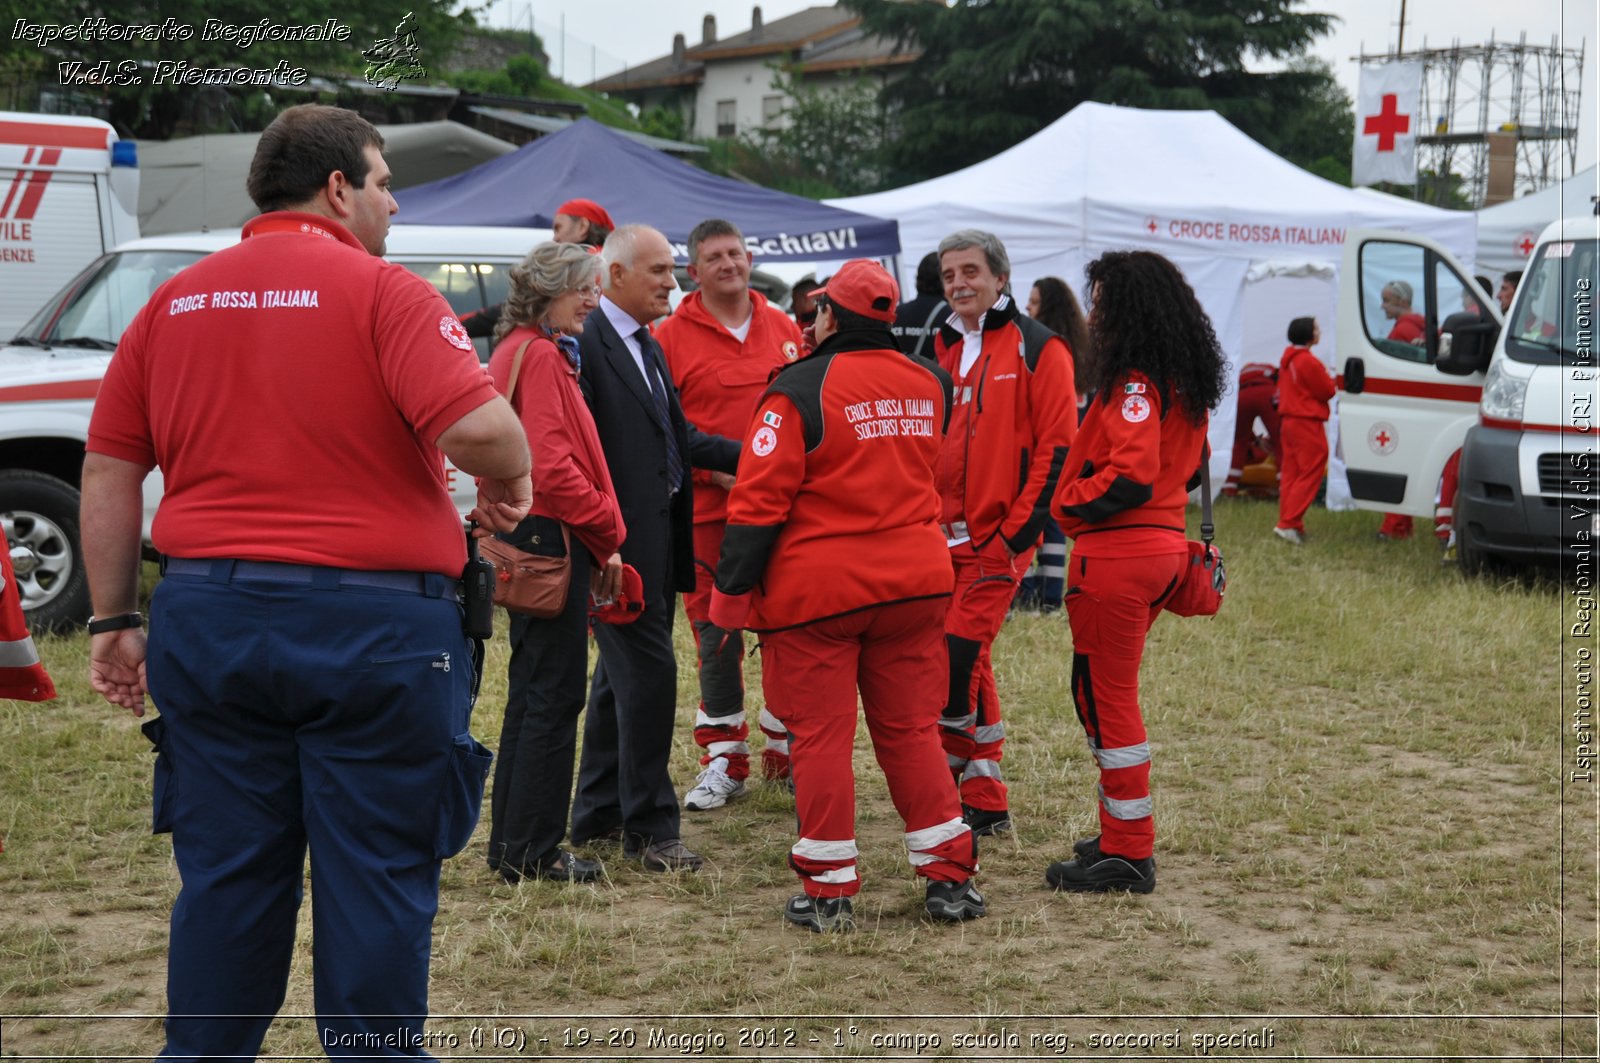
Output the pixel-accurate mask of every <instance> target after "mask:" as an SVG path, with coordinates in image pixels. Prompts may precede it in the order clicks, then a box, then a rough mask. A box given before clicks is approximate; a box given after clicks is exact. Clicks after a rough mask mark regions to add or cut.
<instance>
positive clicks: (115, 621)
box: [89, 613, 144, 635]
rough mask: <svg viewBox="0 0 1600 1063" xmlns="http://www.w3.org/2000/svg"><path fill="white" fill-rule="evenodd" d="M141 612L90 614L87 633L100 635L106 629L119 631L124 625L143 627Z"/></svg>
mask: <svg viewBox="0 0 1600 1063" xmlns="http://www.w3.org/2000/svg"><path fill="white" fill-rule="evenodd" d="M143 626H144V614H143V613H115V614H113V615H111V616H91V617H90V618H89V634H91V635H102V634H104V633H105V632H107V631H121V630H122V629H123V628H126V627H143Z"/></svg>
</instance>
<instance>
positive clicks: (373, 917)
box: [145, 561, 490, 1059]
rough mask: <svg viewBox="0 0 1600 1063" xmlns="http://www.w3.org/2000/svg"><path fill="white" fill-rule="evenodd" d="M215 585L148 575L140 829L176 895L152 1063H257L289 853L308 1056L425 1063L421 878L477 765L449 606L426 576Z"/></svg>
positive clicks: (464, 814)
mask: <svg viewBox="0 0 1600 1063" xmlns="http://www.w3.org/2000/svg"><path fill="white" fill-rule="evenodd" d="M230 566H231V562H225V561H224V562H217V563H216V566H215V567H214V568H213V569H212V572H211V575H210V576H209V577H206V576H181V575H174V574H168V575H167V577H166V578H165V579H163V580H162V582H161V583H160V585H159V586H157V588H156V591H155V596H154V599H153V601H152V604H151V620H150V644H149V656H148V661H147V675H148V681H149V687H150V693H151V697H152V699H153V700H154V701H155V703H156V706H157V708H159V709H160V711H161V715H160V716H159V717H158V718H156V719H154V720H152V721H151V722H150V723H147V724H146V725H145V732H146V734H147V735H149V736H150V738H151V739H152V741H154V742H155V744H156V747H157V757H156V766H155V787H154V808H155V813H154V828H155V830H156V832H158V833H160V832H163V831H171V833H172V849H173V855H174V857H175V858H176V861H177V865H178V872H179V875H180V877H181V879H182V888H181V889H180V891H179V893H178V899H177V901H176V903H175V904H174V905H173V909H172V931H171V943H170V955H169V957H168V965H167V1004H168V1017H167V1021H166V1034H167V1044H166V1048H165V1049H164V1051H163V1052H162V1056H163V1057H168V1058H182V1059H213V1058H218V1057H224V1056H238V1057H243V1058H254V1057H255V1056H256V1054H257V1052H258V1051H259V1049H260V1047H261V1041H262V1038H263V1036H264V1035H265V1034H266V1031H267V1027H268V1026H269V1025H270V1024H271V1022H272V1018H273V1016H274V1014H275V1013H276V1012H277V1010H278V1008H279V1007H280V1006H281V1005H282V1003H283V999H284V994H285V990H286V987H287V982H288V975H289V962H290V955H291V951H292V949H293V945H294V933H295V918H296V912H297V910H298V909H299V906H300V900H301V892H302V881H303V877H304V866H305V860H306V853H307V850H308V849H309V851H310V855H311V889H312V894H313V896H314V898H315V901H314V904H313V908H312V933H313V943H312V956H313V960H312V976H313V979H314V989H315V1006H316V1011H317V1032H318V1035H319V1037H320V1038H321V1040H322V1043H323V1046H324V1048H325V1050H326V1051H327V1053H328V1055H330V1056H346V1055H364V1056H388V1055H393V1056H411V1057H416V1056H424V1057H426V1053H424V1052H422V1051H421V1049H420V1047H418V1046H419V1045H420V1044H421V1036H422V1034H423V1021H424V1019H425V1018H426V1016H427V1014H428V960H429V952H430V948H431V938H432V927H433V917H434V914H435V912H436V911H437V908H438V899H439V868H440V863H441V861H442V860H443V859H444V858H446V857H448V856H451V855H453V854H454V853H456V852H458V851H459V850H460V849H461V848H462V847H463V846H464V845H465V844H466V842H467V839H468V838H469V837H470V835H471V834H472V830H473V827H474V826H475V825H476V822H477V816H478V808H479V804H480V802H481V801H482V797H483V784H484V779H485V778H486V776H487V773H488V768H489V759H490V758H489V753H488V750H486V749H484V748H483V747H482V746H481V745H479V744H478V743H477V742H476V741H475V740H474V739H473V738H472V736H471V735H470V734H469V733H468V731H467V726H468V719H469V717H470V715H471V711H472V706H471V697H472V660H471V651H470V645H469V642H468V640H467V639H466V637H465V635H463V633H462V631H461V615H460V606H459V605H457V604H456V602H455V600H454V598H453V596H450V597H446V596H444V594H445V593H446V592H445V586H446V582H445V581H444V580H443V579H442V578H440V577H437V576H427V577H419V580H422V581H423V583H422V589H419V590H416V591H412V592H410V593H407V592H403V591H394V590H380V589H376V588H369V587H350V586H343V587H341V586H339V584H338V579H337V574H336V572H335V570H330V569H315V570H311V571H312V572H313V573H316V576H315V583H311V584H294V583H286V582H276V581H270V580H256V579H244V578H235V577H234V576H233V573H232V571H231V568H230ZM436 592H437V594H438V595H439V596H431V595H433V594H434V593H436Z"/></svg>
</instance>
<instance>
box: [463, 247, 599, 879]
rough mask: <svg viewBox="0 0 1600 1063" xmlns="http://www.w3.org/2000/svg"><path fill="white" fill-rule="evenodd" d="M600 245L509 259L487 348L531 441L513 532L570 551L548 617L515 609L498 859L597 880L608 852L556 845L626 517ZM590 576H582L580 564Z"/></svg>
mask: <svg viewBox="0 0 1600 1063" xmlns="http://www.w3.org/2000/svg"><path fill="white" fill-rule="evenodd" d="M599 279H600V259H599V258H598V257H597V256H596V255H594V254H592V253H591V252H590V251H589V249H588V248H585V247H583V246H582V245H580V244H557V243H545V244H540V245H539V246H537V247H535V248H534V249H533V250H532V251H530V252H529V253H528V257H527V258H526V259H524V260H523V261H522V263H521V264H520V265H518V266H516V267H515V268H513V269H512V270H511V294H510V297H509V298H508V299H507V300H506V307H505V313H504V314H503V315H502V316H501V319H500V323H499V324H498V325H497V326H496V327H495V340H496V347H495V350H494V355H493V357H491V358H490V359H489V375H490V376H491V377H492V378H493V379H494V383H495V387H497V388H499V389H500V391H501V392H502V393H504V394H505V396H506V397H507V398H508V399H509V400H510V401H511V405H512V406H513V407H514V408H515V409H516V411H517V415H518V416H519V417H521V419H522V425H523V428H524V429H525V430H526V431H527V433H528V446H529V449H530V450H531V451H532V452H533V479H534V489H533V508H532V509H531V510H530V511H529V514H528V518H527V520H525V521H523V522H522V524H521V525H520V526H519V527H518V528H517V530H516V532H514V533H512V534H511V535H510V536H508V537H507V539H508V541H510V542H511V543H512V544H513V545H516V546H518V547H520V548H521V549H523V550H526V551H528V552H529V553H533V554H543V555H547V556H551V557H561V556H562V555H563V554H565V553H568V552H570V553H571V557H572V573H573V578H572V582H571V584H570V586H569V587H568V589H567V603H566V607H565V608H564V609H563V610H562V611H561V613H560V615H558V616H555V617H553V618H551V619H549V620H540V619H536V618H534V617H529V616H518V615H513V616H512V617H511V666H510V693H509V698H508V701H507V704H506V715H505V723H504V725H503V727H502V728H501V731H500V755H499V757H498V759H497V760H496V763H495V775H494V794H493V798H492V800H491V803H490V829H489V866H490V868H491V869H493V870H495V871H498V872H500V874H501V875H502V876H503V877H504V878H505V880H506V881H507V882H512V883H515V882H519V881H521V880H522V879H523V878H544V879H556V880H560V881H564V882H590V881H593V880H594V879H596V878H598V877H599V875H600V872H601V868H600V864H599V863H598V862H597V861H594V860H585V859H582V858H580V857H578V856H575V855H573V854H572V853H570V852H568V851H566V850H565V849H563V848H561V844H560V843H561V839H562V838H563V837H564V836H565V835H566V833H567V812H568V808H569V806H570V804H571V795H572V765H573V759H574V756H575V755H576V752H577V738H578V714H579V713H580V712H582V711H583V704H584V686H585V680H586V679H587V675H586V668H587V664H588V659H589V654H588V644H587V631H588V613H589V598H590V594H591V592H592V593H593V594H594V596H595V597H596V598H598V599H601V600H605V599H608V598H612V597H615V596H616V593H617V587H618V584H619V582H620V580H621V574H622V556H621V554H619V553H618V552H617V551H618V550H619V549H620V547H621V546H622V540H623V536H624V535H625V534H626V530H625V529H624V527H623V524H622V511H621V509H619V508H618V506H617V496H616V491H615V489H614V488H613V487H612V484H611V474H610V473H609V472H608V471H607V469H606V461H605V455H604V453H603V452H602V451H601V449H600V437H599V434H598V433H597V432H596V431H595V426H594V418H593V417H591V416H590V414H589V408H588V406H587V405H585V403H584V401H583V395H582V393H581V392H580V391H579V390H578V367H579V355H578V341H577V338H576V337H577V336H578V334H579V333H581V332H582V331H583V324H584V320H585V318H587V317H588V316H589V314H590V312H591V311H593V310H594V308H595V307H596V306H598V305H599V302H600V286H599ZM586 575H587V576H588V577H589V578H587V579H586V578H584V577H585V576H586Z"/></svg>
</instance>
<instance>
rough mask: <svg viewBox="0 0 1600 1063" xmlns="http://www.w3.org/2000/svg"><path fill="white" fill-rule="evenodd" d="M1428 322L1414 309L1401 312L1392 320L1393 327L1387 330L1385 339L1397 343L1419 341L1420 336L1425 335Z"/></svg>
mask: <svg viewBox="0 0 1600 1063" xmlns="http://www.w3.org/2000/svg"><path fill="white" fill-rule="evenodd" d="M1427 332H1428V323H1427V322H1426V321H1425V320H1424V319H1423V317H1422V315H1421V314H1419V313H1417V312H1416V311H1414V310H1413V311H1412V312H1411V313H1409V314H1401V315H1400V316H1399V317H1397V318H1395V320H1394V328H1392V329H1390V330H1389V335H1388V336H1386V337H1384V338H1385V339H1391V340H1395V341H1397V342H1399V343H1420V342H1421V341H1422V337H1423V336H1425V335H1427Z"/></svg>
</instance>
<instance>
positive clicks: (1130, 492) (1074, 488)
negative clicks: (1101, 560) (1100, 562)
mask: <svg viewBox="0 0 1600 1063" xmlns="http://www.w3.org/2000/svg"><path fill="white" fill-rule="evenodd" d="M1205 442H1206V418H1201V420H1200V423H1199V424H1195V423H1194V422H1193V421H1191V420H1189V418H1188V417H1187V416H1186V415H1185V414H1184V412H1183V410H1182V409H1179V408H1176V407H1173V408H1168V405H1167V404H1166V403H1164V402H1163V400H1162V397H1161V393H1160V389H1159V388H1157V387H1156V386H1155V385H1154V384H1153V383H1151V381H1150V378H1149V377H1147V376H1145V375H1144V374H1143V373H1138V372H1130V373H1128V374H1127V375H1126V376H1122V377H1118V378H1117V380H1116V381H1115V382H1114V383H1113V384H1112V385H1111V386H1110V387H1109V388H1107V389H1106V391H1105V392H1103V393H1102V394H1099V395H1096V396H1095V400H1094V402H1092V403H1090V404H1089V413H1088V415H1087V416H1086V417H1084V419H1083V426H1082V428H1080V429H1079V431H1078V438H1077V439H1075V440H1074V441H1073V443H1072V450H1071V451H1070V452H1069V453H1068V454H1067V469H1066V472H1065V473H1064V474H1063V475H1062V477H1061V486H1060V487H1059V488H1057V490H1056V494H1055V501H1054V505H1053V506H1052V507H1051V510H1052V512H1053V513H1054V514H1055V515H1056V518H1057V519H1058V520H1059V521H1060V522H1061V530H1062V531H1064V532H1066V533H1067V535H1068V536H1070V537H1072V538H1073V539H1074V540H1075V542H1074V543H1073V547H1072V552H1073V555H1074V556H1077V557H1143V556H1148V555H1151V554H1161V553H1168V552H1171V551H1173V550H1182V549H1184V512H1183V511H1184V507H1185V506H1186V505H1187V504H1188V501H1189V492H1190V491H1191V490H1193V486H1194V484H1196V483H1197V482H1198V478H1197V476H1196V473H1197V472H1198V470H1199V468H1200V462H1201V460H1202V456H1203V454H1204V450H1205Z"/></svg>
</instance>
